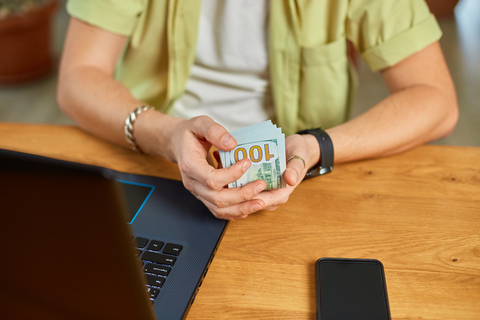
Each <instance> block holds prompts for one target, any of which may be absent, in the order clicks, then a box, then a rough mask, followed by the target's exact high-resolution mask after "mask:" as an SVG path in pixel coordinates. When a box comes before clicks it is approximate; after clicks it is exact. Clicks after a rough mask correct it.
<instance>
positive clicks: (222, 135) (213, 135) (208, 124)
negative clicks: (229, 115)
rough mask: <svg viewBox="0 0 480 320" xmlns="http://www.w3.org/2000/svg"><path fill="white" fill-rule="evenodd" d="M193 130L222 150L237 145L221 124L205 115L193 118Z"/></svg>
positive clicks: (230, 148)
mask: <svg viewBox="0 0 480 320" xmlns="http://www.w3.org/2000/svg"><path fill="white" fill-rule="evenodd" d="M193 131H194V133H195V134H196V135H197V136H199V137H200V138H204V139H205V140H207V141H208V142H210V143H211V144H212V145H214V146H215V147H217V148H218V149H220V150H223V151H230V150H232V149H233V148H235V147H236V146H237V141H236V140H235V139H234V138H233V137H232V135H231V134H230V133H229V132H228V131H227V129H225V128H224V127H223V126H222V125H220V124H218V123H216V122H215V121H213V119H211V118H210V117H207V116H200V117H197V118H195V119H194V122H193Z"/></svg>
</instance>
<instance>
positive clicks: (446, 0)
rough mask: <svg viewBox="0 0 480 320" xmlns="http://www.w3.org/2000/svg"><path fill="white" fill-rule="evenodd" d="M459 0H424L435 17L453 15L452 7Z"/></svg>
mask: <svg viewBox="0 0 480 320" xmlns="http://www.w3.org/2000/svg"><path fill="white" fill-rule="evenodd" d="M458 1H459V0H426V2H427V4H428V6H429V7H430V11H431V12H432V13H433V14H434V15H435V16H436V17H437V18H441V17H448V16H452V15H453V9H455V6H456V5H457V3H458Z"/></svg>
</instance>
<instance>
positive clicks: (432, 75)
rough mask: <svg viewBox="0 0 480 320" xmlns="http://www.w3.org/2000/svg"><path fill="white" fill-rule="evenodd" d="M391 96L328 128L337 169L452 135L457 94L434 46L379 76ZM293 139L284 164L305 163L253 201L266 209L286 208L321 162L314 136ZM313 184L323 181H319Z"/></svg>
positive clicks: (291, 167) (291, 166) (290, 166)
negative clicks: (279, 186) (282, 185)
mask: <svg viewBox="0 0 480 320" xmlns="http://www.w3.org/2000/svg"><path fill="white" fill-rule="evenodd" d="M382 75H383V77H384V79H385V81H386V83H387V85H388V88H389V89H390V92H391V94H390V96H388V97H387V98H385V99H384V100H382V101H381V102H380V103H378V104H377V105H375V106H374V107H372V108H371V109H370V110H368V111H367V112H365V113H363V114H362V115H360V116H358V117H357V118H355V119H352V120H350V121H347V122H345V123H343V124H341V125H339V126H336V127H333V128H330V129H328V130H326V131H327V133H328V134H329V135H330V137H331V139H332V141H333V146H334V153H335V163H341V162H349V161H355V160H361V159H368V158H377V157H383V156H388V155H392V154H396V153H399V152H402V151H405V150H408V149H411V148H413V147H416V146H418V145H421V144H424V143H426V142H429V141H432V140H435V139H439V138H442V137H444V136H446V135H448V134H450V133H451V132H452V131H453V129H454V128H455V125H456V123H457V120H458V105H457V99H456V94H455V88H454V85H453V82H452V79H451V77H450V73H449V71H448V68H447V65H446V63H445V59H444V57H443V54H442V50H441V48H440V45H439V43H438V42H435V43H433V44H431V45H429V46H428V47H426V48H425V49H423V50H422V51H420V52H417V53H415V54H413V55H411V56H410V57H408V58H406V59H405V60H403V61H401V62H400V63H398V64H396V65H394V66H392V67H390V68H387V69H385V70H383V71H382ZM301 137H303V138H304V140H301V139H300V137H299V136H298V135H292V136H290V137H288V138H287V140H286V148H287V149H286V150H287V159H288V158H289V157H291V156H292V155H298V156H301V157H302V158H304V159H305V162H306V167H304V166H303V163H302V162H301V161H299V160H292V161H290V162H289V163H288V165H287V170H286V172H285V180H286V181H287V183H288V185H289V187H287V188H286V189H280V190H273V191H265V192H262V193H261V194H260V195H258V196H257V197H256V198H258V199H262V200H263V201H264V202H265V209H275V208H276V206H278V205H279V204H282V203H285V202H286V201H287V200H288V197H289V196H290V194H291V193H292V191H293V190H294V188H295V186H297V185H298V184H299V183H300V182H301V181H302V179H303V177H304V175H305V173H306V171H307V169H308V168H310V167H313V166H314V165H315V164H317V163H318V162H319V160H320V150H319V146H318V142H317V140H316V139H315V138H314V137H313V136H312V135H304V136H301ZM317 179H321V177H320V178H317Z"/></svg>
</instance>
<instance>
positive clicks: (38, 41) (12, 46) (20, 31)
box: [0, 0, 57, 85]
mask: <svg viewBox="0 0 480 320" xmlns="http://www.w3.org/2000/svg"><path fill="white" fill-rule="evenodd" d="M56 8H57V0H52V1H50V2H49V3H47V4H46V5H45V6H43V7H40V8H38V9H32V10H30V11H27V12H25V13H24V14H22V15H10V16H8V17H7V18H4V19H1V20H0V48H1V49H0V85H13V84H19V83H24V82H28V81H32V80H36V79H38V78H40V77H42V76H45V75H46V74H48V73H50V72H51V71H52V70H53V65H54V63H53V60H54V59H53V54H52V48H51V47H52V46H51V38H52V36H51V25H52V18H53V15H54V13H55V11H56Z"/></svg>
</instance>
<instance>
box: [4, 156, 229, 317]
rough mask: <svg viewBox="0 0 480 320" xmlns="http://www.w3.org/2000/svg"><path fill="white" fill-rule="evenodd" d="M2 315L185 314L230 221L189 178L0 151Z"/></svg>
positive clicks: (122, 315) (184, 315) (136, 315)
mask: <svg viewBox="0 0 480 320" xmlns="http://www.w3.org/2000/svg"><path fill="white" fill-rule="evenodd" d="M0 213H1V214H0V217H1V219H2V221H1V224H0V253H1V254H2V259H1V260H2V264H1V268H0V271H1V272H0V301H1V305H2V307H1V308H0V319H102V320H105V319H183V318H185V317H186V315H187V313H188V310H189V308H190V306H191V305H192V303H193V301H194V299H195V296H196V294H197V292H198V290H199V288H200V286H201V284H202V280H203V278H204V277H205V275H206V274H207V271H208V267H209V265H210V263H211V262H212V260H213V258H214V256H215V252H216V250H217V248H218V245H219V244H220V241H221V239H222V236H223V234H224V232H225V230H226V227H227V221H224V220H220V219H217V218H215V217H214V216H213V215H212V214H211V213H210V211H209V210H208V209H207V208H206V207H205V206H204V205H203V203H201V202H200V201H199V200H197V199H196V198H195V197H194V196H193V195H192V194H191V193H190V192H189V191H187V190H186V189H185V188H184V187H183V184H182V182H181V181H174V180H167V179H162V178H157V177H150V176H143V175H136V174H127V173H122V172H117V171H113V170H110V169H105V168H99V167H94V166H88V165H82V164H77V163H72V162H67V161H60V160H54V159H50V158H45V157H40V156H35V155H30V154H24V153H19V152H13V151H8V150H0Z"/></svg>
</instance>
